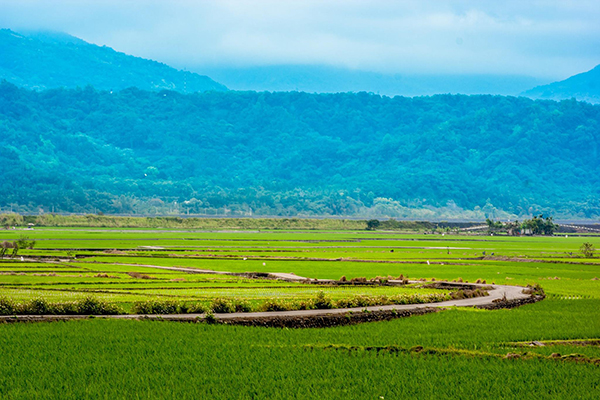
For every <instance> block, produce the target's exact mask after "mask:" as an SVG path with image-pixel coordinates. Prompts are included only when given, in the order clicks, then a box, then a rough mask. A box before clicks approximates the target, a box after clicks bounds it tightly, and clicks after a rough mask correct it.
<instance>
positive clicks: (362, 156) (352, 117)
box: [0, 82, 600, 218]
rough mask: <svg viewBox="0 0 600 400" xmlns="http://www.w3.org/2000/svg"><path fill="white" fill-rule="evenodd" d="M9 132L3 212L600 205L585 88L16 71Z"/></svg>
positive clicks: (599, 168)
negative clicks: (127, 81)
mask: <svg viewBox="0 0 600 400" xmlns="http://www.w3.org/2000/svg"><path fill="white" fill-rule="evenodd" d="M0 132H1V135H0V173H1V176H2V179H0V206H1V207H3V209H5V210H6V208H7V207H8V206H10V205H11V204H12V205H13V207H14V209H19V206H20V207H21V208H20V209H21V210H25V209H27V210H33V211H35V210H37V209H38V207H39V206H42V207H43V209H44V210H45V211H51V210H54V211H78V212H88V211H94V210H100V211H103V212H117V213H129V212H165V211H173V212H175V211H177V212H188V211H189V212H191V213H198V212H203V211H206V210H207V209H214V208H217V207H220V208H228V209H229V210H238V211H239V210H242V211H245V212H248V213H249V212H252V213H254V214H280V215H296V214H322V215H324V214H330V215H357V214H365V213H368V214H378V215H390V216H399V217H410V216H411V215H418V216H421V217H422V216H426V215H429V214H415V213H412V214H411V213H410V212H409V211H407V210H406V209H405V208H403V207H408V208H412V209H420V210H423V209H427V208H428V207H444V208H445V212H446V215H447V214H448V213H453V212H454V213H456V215H461V213H463V211H464V210H478V212H479V210H480V212H481V213H484V214H486V215H489V216H494V215H502V213H500V212H499V210H504V211H506V212H509V213H513V214H517V215H525V214H530V213H534V212H535V213H537V212H547V213H552V214H553V215H555V216H561V215H562V216H579V217H588V218H589V217H593V216H598V215H600V201H599V199H600V163H598V155H599V150H600V106H594V105H590V104H587V103H581V102H576V101H572V100H568V101H562V102H559V103H557V102H553V101H534V100H530V99H527V98H515V97H502V96H462V95H438V96H432V97H417V98H405V97H394V98H388V97H381V96H377V95H369V94H366V93H358V94H348V93H346V94H321V95H315V94H306V93H297V92H292V93H266V92H265V93H256V92H212V93H196V94H190V95H183V94H179V93H177V92H172V91H161V92H149V91H141V90H138V89H134V88H130V89H126V90H123V91H120V92H114V93H110V92H104V91H97V90H95V89H93V88H91V87H87V88H84V89H76V90H68V89H55V90H47V91H42V92H34V91H28V90H25V89H21V88H18V87H16V86H14V85H12V84H9V83H6V82H5V83H3V84H1V85H0ZM461 209H462V210H461ZM463 214H464V213H463Z"/></svg>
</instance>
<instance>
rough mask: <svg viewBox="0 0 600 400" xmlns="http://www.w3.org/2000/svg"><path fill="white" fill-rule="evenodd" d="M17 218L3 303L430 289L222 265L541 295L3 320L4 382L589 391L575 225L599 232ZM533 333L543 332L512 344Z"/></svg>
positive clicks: (275, 393) (134, 391)
mask: <svg viewBox="0 0 600 400" xmlns="http://www.w3.org/2000/svg"><path fill="white" fill-rule="evenodd" d="M22 235H26V236H28V237H29V238H30V239H35V240H36V246H35V247H34V249H27V250H21V251H20V252H19V254H18V256H17V257H16V258H15V259H4V260H2V261H1V262H0V285H1V286H0V293H1V295H2V296H3V297H4V298H8V299H11V300H13V301H17V302H25V301H31V300H34V299H45V300H47V301H49V302H64V301H72V300H76V299H81V298H85V297H88V296H92V297H94V298H98V299H100V300H102V301H107V302H110V303H111V304H117V305H119V306H120V307H121V308H122V309H123V310H125V311H126V312H128V311H129V310H130V309H131V307H132V306H133V305H134V304H135V303H136V302H139V301H147V300H149V299H154V300H156V299H169V300H173V301H179V302H197V303H200V304H209V303H210V301H213V300H214V299H215V298H221V299H222V298H226V299H238V300H241V301H246V302H248V303H249V304H250V305H258V304H260V302H262V301H265V300H266V299H272V298H283V299H293V300H296V301H302V300H308V299H312V298H314V297H315V296H316V295H317V294H318V293H319V292H324V294H325V295H326V296H328V297H329V298H331V299H332V300H334V301H335V300H340V299H344V298H349V297H353V296H394V295H410V294H414V293H418V295H429V294H433V293H437V292H439V290H436V289H427V288H416V287H415V285H407V286H403V287H391V286H318V285H307V284H304V283H302V282H285V281H278V280H265V279H250V278H249V277H247V276H244V275H223V274H221V272H224V271H227V272H233V273H244V272H258V273H266V272H270V273H273V272H279V273H294V274H296V275H298V276H302V277H310V278H319V279H339V278H340V277H341V276H345V277H346V278H347V279H348V280H350V279H352V278H358V277H365V278H367V279H372V278H376V277H388V276H391V277H398V276H400V275H403V276H404V277H408V278H410V279H414V280H418V279H423V278H424V279H427V280H429V281H431V280H432V279H435V280H449V281H451V280H458V279H461V280H464V281H469V282H475V281H476V280H478V279H480V280H486V281H487V282H489V283H492V282H494V283H497V284H504V285H523V286H525V285H528V284H530V285H533V284H540V285H541V286H542V287H543V288H544V290H545V292H546V295H547V297H546V299H545V300H543V301H541V302H538V303H535V304H529V305H525V306H522V307H519V308H515V309H510V310H493V311H492V310H479V309H473V308H452V309H448V310H444V311H440V312H437V313H432V314H427V315H422V316H414V317H410V318H402V319H395V320H391V321H385V322H375V323H366V324H359V325H348V326H340V327H335V328H320V329H278V328H255V327H241V326H225V325H210V324H203V323H197V324H180V323H174V322H157V321H137V320H130V321H121V320H104V319H98V318H94V319H85V320H79V321H68V322H55V323H40V324H26V323H23V324H2V325H0V349H2V350H1V353H0V397H2V398H114V397H118V396H121V397H133V398H199V397H210V398H232V397H233V398H267V397H268V398H341V397H349V398H375V399H377V398H382V397H383V398H401V397H409V396H410V397H418V398H449V397H457V396H460V397H462V398H481V397H487V398H489V397H493V398H533V397H535V398H557V397H561V398H597V397H598V395H600V378H599V377H600V373H599V372H600V371H599V369H598V368H599V367H600V366H599V361H598V359H600V348H599V347H598V339H600V311H598V310H600V280H598V279H596V278H597V277H600V260H599V259H598V258H597V257H594V258H584V257H583V256H581V254H580V253H579V247H580V246H581V244H582V243H583V242H584V241H586V242H591V243H593V244H594V245H595V246H596V248H599V247H600V238H598V237H594V236H588V237H579V236H572V235H569V236H568V237H565V236H564V235H563V236H554V237H504V236H484V235H479V236H477V235H473V236H467V235H464V234H460V235H456V234H452V235H449V234H446V235H444V236H442V235H440V234H437V235H431V234H427V235H425V234H423V232H411V233H397V232H377V231H376V232H366V231H326V230H319V231H316V230H308V231H260V232H259V231H228V232H207V231H196V230H170V229H169V230H167V229H152V230H150V229H143V228H136V229H124V228H119V229H105V228H77V229H74V228H68V227H60V228H35V230H27V231H25V230H14V231H13V230H6V231H0V240H16V239H17V238H19V237H20V236H22ZM21 256H23V260H21V258H20V257H21ZM34 260H35V261H34ZM160 267H162V268H160ZM164 268H176V269H164ZM187 269H191V270H194V269H195V270H198V271H200V270H202V271H203V272H205V271H213V272H214V273H190V272H189V271H187ZM532 341H536V342H540V343H542V344H545V345H544V346H533V347H530V346H529V345H527V344H528V343H531V342H532ZM582 341H585V342H582ZM73 365H78V366H79V367H78V368H77V369H73V368H72V366H73Z"/></svg>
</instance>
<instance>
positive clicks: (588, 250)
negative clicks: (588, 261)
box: [579, 242, 596, 258]
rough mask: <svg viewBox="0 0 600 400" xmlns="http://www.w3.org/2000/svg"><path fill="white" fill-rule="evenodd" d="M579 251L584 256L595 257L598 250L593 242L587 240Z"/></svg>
mask: <svg viewBox="0 0 600 400" xmlns="http://www.w3.org/2000/svg"><path fill="white" fill-rule="evenodd" d="M579 251H580V252H581V253H582V254H583V256H584V257H587V258H590V257H594V252H595V251H596V248H595V247H594V245H593V244H592V243H589V242H585V243H584V244H582V245H581V247H580V248H579Z"/></svg>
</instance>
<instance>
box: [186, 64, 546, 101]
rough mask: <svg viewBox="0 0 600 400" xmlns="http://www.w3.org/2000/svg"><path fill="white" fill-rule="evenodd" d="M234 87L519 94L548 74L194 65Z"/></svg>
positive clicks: (389, 93)
mask: <svg viewBox="0 0 600 400" xmlns="http://www.w3.org/2000/svg"><path fill="white" fill-rule="evenodd" d="M195 70H197V71H199V72H201V73H203V74H206V75H209V76H211V77H212V78H213V79H216V80H217V81H219V82H222V83H223V84H225V85H227V87H228V88H230V89H233V90H256V91H264V90H266V91H270V92H289V91H300V92H308V93H338V92H342V93H344V92H371V93H376V94H381V95H386V96H396V95H402V96H410V97H412V96H429V95H434V94H448V93H451V94H500V95H518V94H520V93H521V92H523V91H525V90H527V89H529V88H531V87H533V86H537V85H540V84H543V83H548V82H547V80H543V79H539V78H535V77H531V76H524V75H523V76H520V75H477V74H464V75H456V74H455V75H401V74H383V73H376V72H369V71H360V70H351V69H345V68H335V67H329V66H313V65H276V66H261V67H245V68H242V67H212V68H211V67H196V68H195Z"/></svg>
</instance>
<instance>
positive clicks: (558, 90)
mask: <svg viewBox="0 0 600 400" xmlns="http://www.w3.org/2000/svg"><path fill="white" fill-rule="evenodd" d="M523 96H527V97H531V98H534V99H550V100H563V99H571V98H575V99H577V100H579V101H587V102H589V103H594V104H597V103H600V65H597V66H596V67H595V68H593V69H591V70H590V71H587V72H584V73H581V74H577V75H573V76H572V77H570V78H568V79H565V80H564V81H560V82H554V83H550V84H548V85H543V86H537V87H534V88H533V89H531V90H528V91H526V92H523Z"/></svg>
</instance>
